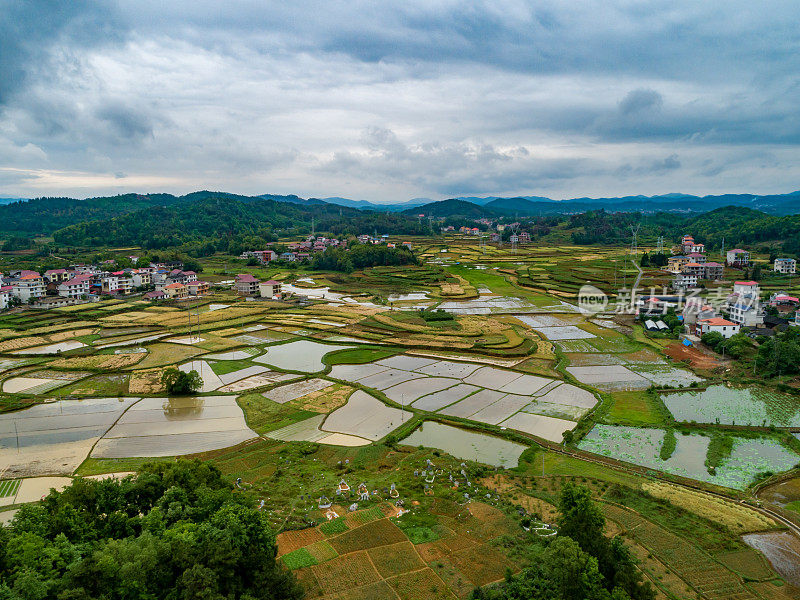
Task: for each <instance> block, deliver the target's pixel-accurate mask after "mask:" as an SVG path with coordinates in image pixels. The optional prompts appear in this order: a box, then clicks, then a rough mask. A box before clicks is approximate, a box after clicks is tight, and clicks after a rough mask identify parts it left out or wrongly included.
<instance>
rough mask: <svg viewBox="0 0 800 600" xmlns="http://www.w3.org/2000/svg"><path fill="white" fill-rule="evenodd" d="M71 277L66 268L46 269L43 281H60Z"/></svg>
mask: <svg viewBox="0 0 800 600" xmlns="http://www.w3.org/2000/svg"><path fill="white" fill-rule="evenodd" d="M70 277H72V273H70V272H69V271H67V270H66V269H48V270H47V271H45V272H44V278H45V281H47V282H48V283H61V282H62V281H66V280H67V279H69V278H70Z"/></svg>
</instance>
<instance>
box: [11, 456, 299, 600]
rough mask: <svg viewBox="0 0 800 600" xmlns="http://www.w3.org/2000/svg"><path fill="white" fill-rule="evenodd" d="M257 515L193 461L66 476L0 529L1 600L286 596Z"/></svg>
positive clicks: (284, 577)
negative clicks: (119, 473)
mask: <svg viewBox="0 0 800 600" xmlns="http://www.w3.org/2000/svg"><path fill="white" fill-rule="evenodd" d="M276 552H277V548H276V545H275V536H274V534H273V533H272V532H271V530H270V528H269V525H268V523H267V520H266V518H265V516H264V514H263V513H261V512H259V511H257V510H255V509H254V508H253V507H252V506H250V503H249V501H247V500H246V499H245V498H244V497H243V496H241V495H234V494H233V493H232V490H231V486H230V484H229V483H227V482H226V481H225V480H224V479H223V477H222V475H221V474H220V472H219V471H218V470H217V469H216V468H214V467H213V466H210V465H208V464H204V463H200V462H199V461H195V462H188V461H179V462H177V463H151V464H147V465H145V466H144V467H143V468H142V469H141V470H140V472H139V473H138V474H137V475H135V476H130V477H126V478H125V479H123V480H121V481H117V480H114V479H111V478H109V479H104V480H99V481H95V480H90V479H76V480H75V481H74V482H73V484H72V485H71V486H69V487H67V488H66V489H65V490H64V491H63V492H56V491H51V492H50V494H49V495H48V496H47V497H46V498H45V499H44V500H43V501H42V502H41V503H38V504H28V505H25V506H23V507H22V508H21V509H20V510H19V512H18V513H17V515H16V516H15V517H14V520H13V522H12V528H11V529H9V528H0V598H3V599H7V600H50V599H53V600H56V599H58V600H89V599H92V598H103V599H107V600H123V599H124V600H127V599H134V598H136V599H144V600H151V599H152V600H156V599H159V600H162V599H163V600H189V599H198V600H199V599H207V600H229V599H231V600H233V599H236V600H257V599H263V600H284V599H285V600H294V599H299V598H300V597H301V596H302V592H301V590H300V589H299V587H298V585H297V583H296V582H295V580H294V578H293V577H292V575H291V574H290V573H288V572H287V571H285V570H284V569H283V568H282V567H281V566H280V565H279V564H278V563H277V562H276V560H275V557H276Z"/></svg>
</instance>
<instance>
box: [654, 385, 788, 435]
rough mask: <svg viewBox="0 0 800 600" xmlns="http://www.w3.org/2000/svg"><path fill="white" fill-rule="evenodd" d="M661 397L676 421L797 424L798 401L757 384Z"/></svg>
mask: <svg viewBox="0 0 800 600" xmlns="http://www.w3.org/2000/svg"><path fill="white" fill-rule="evenodd" d="M661 398H662V400H663V401H664V404H665V405H666V407H667V409H669V411H670V412H671V413H672V415H673V416H674V417H675V419H676V420H677V421H685V422H691V421H695V422H697V423H720V424H724V425H732V424H733V425H753V426H764V425H766V426H770V425H775V426H778V427H800V400H798V399H797V398H796V397H794V396H790V395H789V394H781V393H780V392H776V391H773V390H769V389H766V388H761V387H757V386H751V387H747V388H737V387H729V386H726V385H713V386H710V387H708V388H706V389H705V390H702V391H688V392H676V393H669V394H663V395H662V397H661Z"/></svg>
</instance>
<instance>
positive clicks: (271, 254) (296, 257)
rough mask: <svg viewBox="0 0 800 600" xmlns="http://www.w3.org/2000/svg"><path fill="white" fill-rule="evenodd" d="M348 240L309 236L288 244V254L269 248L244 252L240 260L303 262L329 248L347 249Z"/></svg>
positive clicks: (263, 262)
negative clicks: (303, 239)
mask: <svg viewBox="0 0 800 600" xmlns="http://www.w3.org/2000/svg"><path fill="white" fill-rule="evenodd" d="M273 245H274V243H273V242H270V243H269V244H267V246H273ZM346 247H347V241H346V240H338V239H336V238H326V237H322V236H319V237H315V236H309V237H308V238H307V239H306V240H305V241H303V242H291V243H289V244H286V252H282V253H280V254H278V253H277V252H275V251H274V250H271V249H269V248H267V249H266V250H246V251H244V252H242V254H241V256H239V258H241V259H244V260H250V259H252V258H254V259H256V260H257V261H258V262H260V263H261V264H264V265H268V264H269V263H271V262H272V261H274V260H282V261H285V262H301V261H304V260H308V259H309V258H311V255H312V254H316V253H317V252H325V250H327V249H328V248H346Z"/></svg>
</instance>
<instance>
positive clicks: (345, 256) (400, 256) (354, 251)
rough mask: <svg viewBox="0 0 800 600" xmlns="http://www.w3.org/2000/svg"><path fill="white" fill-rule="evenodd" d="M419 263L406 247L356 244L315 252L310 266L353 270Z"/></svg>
mask: <svg viewBox="0 0 800 600" xmlns="http://www.w3.org/2000/svg"><path fill="white" fill-rule="evenodd" d="M416 264H419V261H418V260H417V257H416V256H414V253H413V252H411V250H409V249H408V248H405V247H400V248H389V247H388V246H385V245H383V244H374V245H373V244H357V245H355V246H352V247H350V248H347V249H341V248H328V249H327V250H325V252H320V253H318V254H315V255H314V257H313V258H312V259H311V267H312V268H313V269H314V270H318V271H341V272H344V273H352V272H353V271H355V270H361V269H366V268H367V267H378V266H400V265H416Z"/></svg>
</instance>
